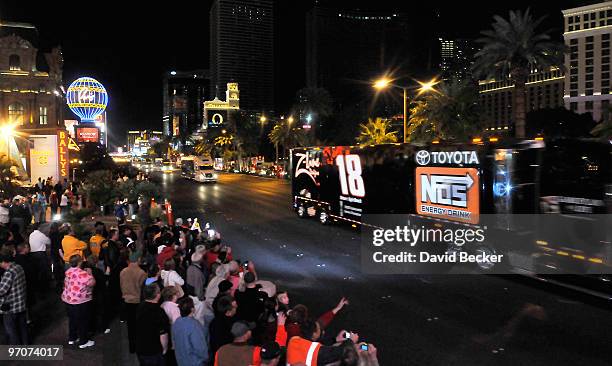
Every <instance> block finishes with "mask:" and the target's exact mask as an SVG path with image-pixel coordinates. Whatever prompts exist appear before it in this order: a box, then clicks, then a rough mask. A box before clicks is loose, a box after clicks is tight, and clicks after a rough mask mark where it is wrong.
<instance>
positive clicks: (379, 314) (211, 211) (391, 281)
mask: <svg viewBox="0 0 612 366" xmlns="http://www.w3.org/2000/svg"><path fill="white" fill-rule="evenodd" d="M162 182H163V187H164V191H165V194H166V195H167V196H168V197H169V198H170V199H171V200H172V204H173V208H174V210H175V213H176V214H177V215H179V216H182V217H185V218H186V217H198V218H199V220H200V221H201V222H206V221H210V222H211V224H212V225H213V227H214V228H215V229H217V230H218V231H220V232H221V234H222V238H223V241H224V242H225V243H226V244H227V245H230V246H231V247H232V249H233V251H234V253H235V256H236V257H237V258H239V259H241V260H243V261H244V260H252V261H254V262H255V263H256V266H257V270H258V273H259V275H260V277H261V278H264V279H270V280H274V281H275V282H276V283H277V284H278V287H279V288H280V289H286V290H288V291H289V295H290V298H291V302H292V304H293V305H295V304H298V303H304V304H306V305H308V306H309V308H310V310H311V313H312V314H313V315H316V314H320V313H322V312H324V311H326V310H328V309H331V308H332V307H333V306H335V304H336V303H337V301H338V300H339V299H340V297H342V296H346V297H348V298H349V300H350V305H349V306H347V307H346V308H345V309H344V310H343V311H342V312H341V313H340V314H339V316H338V317H337V318H336V319H335V320H334V322H333V323H332V324H331V326H330V328H328V330H327V331H328V332H332V333H333V334H335V333H337V332H338V331H340V330H341V329H347V330H352V331H356V332H358V333H359V335H360V337H361V339H362V340H364V341H366V342H369V343H373V344H375V345H376V346H377V348H378V349H379V358H380V361H381V364H382V365H468V364H469V365H492V364H495V365H517V364H523V365H576V364H589V365H600V364H601V365H606V364H610V362H611V361H610V360H612V351H611V347H610V345H611V344H612V342H611V341H612V336H611V334H612V332H610V329H612V317H611V316H610V315H611V313H610V310H609V304H606V303H601V302H599V301H597V300H594V299H592V298H588V297H583V296H579V295H576V294H574V293H572V292H567V291H564V290H561V289H559V288H556V287H552V286H550V285H544V284H540V283H538V282H536V281H534V280H531V279H526V278H522V277H519V276H505V277H501V276H488V275H461V276H460V275H436V276H414V275H396V276H389V275H385V276H382V275H379V276H374V275H364V274H362V272H361V269H360V258H359V252H360V249H359V245H360V238H359V232H358V231H357V230H356V229H354V228H351V227H350V226H338V225H327V226H323V225H321V224H319V223H318V222H317V221H315V220H307V219H300V218H298V217H297V216H296V215H295V213H294V212H293V211H292V210H291V196H290V183H289V182H286V181H280V180H275V179H266V178H260V177H254V176H245V175H236V174H223V175H221V176H220V179H219V182H218V183H217V184H201V183H197V182H193V181H188V180H184V179H182V178H181V177H180V176H179V175H178V174H174V175H168V174H165V175H164V177H163V180H162Z"/></svg>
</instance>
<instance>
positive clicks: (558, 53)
mask: <svg viewBox="0 0 612 366" xmlns="http://www.w3.org/2000/svg"><path fill="white" fill-rule="evenodd" d="M493 19H494V22H493V24H492V25H491V29H490V30H486V31H483V32H481V34H482V37H481V38H479V39H477V40H476V41H477V42H478V43H480V44H482V48H481V50H480V51H478V52H477V53H476V55H475V58H476V59H475V62H474V65H473V68H472V71H473V72H474V76H475V77H487V78H497V79H498V80H499V79H502V80H503V79H506V78H507V77H509V78H510V80H512V81H513V82H514V86H515V88H514V91H513V108H512V113H513V121H514V124H515V133H516V136H517V137H519V138H523V137H524V135H525V119H526V113H527V112H526V105H525V104H526V95H525V84H526V83H527V80H528V77H529V74H530V72H531V71H532V70H536V69H537V70H549V69H550V68H551V67H558V68H563V54H564V52H565V46H564V45H563V44H562V43H560V42H555V41H553V40H552V39H551V37H550V35H549V34H548V32H540V31H539V30H538V28H539V27H540V25H541V24H542V21H543V20H544V18H538V19H534V18H533V16H532V15H531V12H530V11H529V9H527V10H526V11H525V12H522V11H510V14H509V18H508V19H504V18H502V17H501V16H499V15H495V16H494V17H493Z"/></svg>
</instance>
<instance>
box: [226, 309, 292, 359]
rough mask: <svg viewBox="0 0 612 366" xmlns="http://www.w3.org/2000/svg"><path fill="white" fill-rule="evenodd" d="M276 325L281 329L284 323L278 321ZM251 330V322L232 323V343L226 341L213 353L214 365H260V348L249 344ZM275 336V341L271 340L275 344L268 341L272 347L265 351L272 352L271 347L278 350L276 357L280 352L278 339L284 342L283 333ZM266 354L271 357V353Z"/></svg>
mask: <svg viewBox="0 0 612 366" xmlns="http://www.w3.org/2000/svg"><path fill="white" fill-rule="evenodd" d="M278 327H279V329H283V327H284V323H282V324H281V323H279V325H278ZM252 330H253V325H252V323H249V322H245V321H243V320H239V321H237V322H235V323H233V324H232V328H231V333H232V336H233V337H234V340H233V342H232V343H228V344H226V345H223V346H221V347H220V348H219V350H218V351H217V353H216V354H215V365H218V366H223V365H261V362H262V359H261V353H262V352H261V351H262V348H261V347H259V346H253V345H250V344H249V343H250V341H251V337H252ZM277 338H278V339H277V341H274V342H271V343H275V344H276V346H273V345H271V343H268V344H267V345H268V347H272V348H269V349H267V350H266V353H273V352H271V351H273V349H276V350H278V351H279V352H278V353H277V354H276V355H275V356H274V357H278V355H279V354H280V347H279V346H278V341H280V342H282V343H283V344H284V343H285V342H286V337H285V334H284V333H281V334H279V335H278V337H277ZM274 353H276V352H274ZM268 356H269V357H271V356H272V355H271V354H268Z"/></svg>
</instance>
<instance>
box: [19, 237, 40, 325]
mask: <svg viewBox="0 0 612 366" xmlns="http://www.w3.org/2000/svg"><path fill="white" fill-rule="evenodd" d="M15 263H17V264H18V265H20V266H21V268H23V272H24V273H25V278H26V284H27V286H26V304H27V310H28V312H27V315H28V317H27V319H28V320H27V322H28V323H30V321H31V313H32V312H31V309H32V306H33V305H34V303H35V302H36V298H35V294H36V291H35V290H37V288H36V268H35V267H34V264H33V263H32V257H31V256H30V246H29V245H28V244H27V243H19V244H17V245H16V246H15Z"/></svg>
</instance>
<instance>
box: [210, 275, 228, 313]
mask: <svg viewBox="0 0 612 366" xmlns="http://www.w3.org/2000/svg"><path fill="white" fill-rule="evenodd" d="M218 288H219V293H218V294H217V297H215V299H214V300H213V302H212V309H216V308H217V303H218V302H219V299H220V298H221V297H223V296H225V295H230V296H231V292H232V283H231V282H230V281H228V280H223V281H221V282H219V286H218ZM214 315H215V316H216V315H217V314H216V313H215V314H214Z"/></svg>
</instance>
